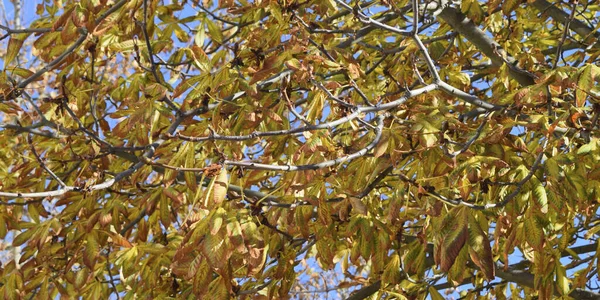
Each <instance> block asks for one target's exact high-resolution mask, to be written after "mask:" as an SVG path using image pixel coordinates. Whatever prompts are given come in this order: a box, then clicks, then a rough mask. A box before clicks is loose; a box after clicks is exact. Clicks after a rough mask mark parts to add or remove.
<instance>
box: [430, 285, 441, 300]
mask: <svg viewBox="0 0 600 300" xmlns="http://www.w3.org/2000/svg"><path fill="white" fill-rule="evenodd" d="M429 296H431V300H444V296H442V294H440V292H438V291H437V290H436V289H435V288H434V287H433V286H430V287H429Z"/></svg>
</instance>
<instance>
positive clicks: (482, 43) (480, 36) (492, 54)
mask: <svg viewBox="0 0 600 300" xmlns="http://www.w3.org/2000/svg"><path fill="white" fill-rule="evenodd" d="M438 17H440V18H441V19H442V20H444V21H445V22H446V23H448V25H450V26H452V28H454V29H455V30H456V31H458V32H459V33H460V34H461V35H462V36H464V37H465V38H467V40H469V42H471V43H473V45H475V46H476V47H477V48H478V49H479V50H481V52H482V53H483V54H485V55H486V56H487V57H489V58H490V59H491V60H492V64H493V65H494V66H501V65H502V64H504V63H505V62H506V63H507V64H509V74H510V76H511V77H513V78H514V79H515V80H517V81H518V82H519V83H520V84H521V85H523V86H528V85H532V84H534V80H533V77H532V75H530V74H529V73H528V72H527V71H524V70H521V69H519V68H517V67H515V66H513V64H514V63H515V59H514V58H513V57H511V56H509V55H508V54H507V53H506V51H504V49H502V48H501V47H500V44H498V43H497V42H496V41H494V40H493V39H491V38H490V37H489V36H487V35H486V34H485V32H483V31H482V30H481V29H479V27H477V25H475V23H473V22H472V21H471V20H469V18H467V17H466V16H465V15H464V14H463V13H461V12H460V11H459V10H457V9H456V8H453V7H450V6H447V7H446V8H444V9H443V10H442V11H441V12H440V14H439V15H438ZM504 57H505V58H504Z"/></svg>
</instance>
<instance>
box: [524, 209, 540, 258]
mask: <svg viewBox="0 0 600 300" xmlns="http://www.w3.org/2000/svg"><path fill="white" fill-rule="evenodd" d="M523 235H524V236H525V238H526V240H527V243H528V244H529V245H530V246H531V247H532V248H533V249H535V250H536V251H542V246H543V242H544V230H543V229H542V228H541V226H540V225H539V224H538V223H537V221H536V220H535V218H533V217H528V218H525V223H524V226H523Z"/></svg>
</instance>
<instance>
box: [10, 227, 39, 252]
mask: <svg viewBox="0 0 600 300" xmlns="http://www.w3.org/2000/svg"><path fill="white" fill-rule="evenodd" d="M36 232H37V227H32V228H29V229H27V230H25V231H24V232H21V233H20V234H19V235H17V236H16V237H15V239H14V240H13V241H12V245H13V247H18V246H21V245H23V244H25V242H27V241H29V240H30V239H31V237H32V236H33V234H35V233H36Z"/></svg>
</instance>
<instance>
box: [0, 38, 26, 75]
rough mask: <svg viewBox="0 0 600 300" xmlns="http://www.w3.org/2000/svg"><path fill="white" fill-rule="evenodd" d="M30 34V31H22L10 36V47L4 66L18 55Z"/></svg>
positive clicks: (7, 50)
mask: <svg viewBox="0 0 600 300" xmlns="http://www.w3.org/2000/svg"><path fill="white" fill-rule="evenodd" d="M28 36H29V33H20V34H15V35H11V36H10V40H9V41H8V47H7V48H6V56H5V57H4V66H5V67H6V66H8V65H10V63H11V62H12V61H13V60H14V59H15V57H17V55H18V54H19V51H21V47H22V46H23V42H25V39H26V38H27V37H28Z"/></svg>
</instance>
